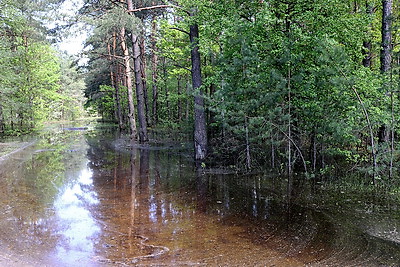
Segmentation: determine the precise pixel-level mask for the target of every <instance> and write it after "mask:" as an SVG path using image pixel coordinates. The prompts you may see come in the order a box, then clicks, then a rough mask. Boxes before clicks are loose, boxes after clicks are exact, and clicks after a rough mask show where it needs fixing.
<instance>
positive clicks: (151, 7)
mask: <svg viewBox="0 0 400 267" xmlns="http://www.w3.org/2000/svg"><path fill="white" fill-rule="evenodd" d="M169 7H172V8H181V7H180V6H175V5H158V6H148V7H141V8H136V9H132V10H128V12H129V13H132V12H140V11H144V10H150V9H157V8H169Z"/></svg>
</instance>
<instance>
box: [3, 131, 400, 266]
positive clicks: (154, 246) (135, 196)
mask: <svg viewBox="0 0 400 267" xmlns="http://www.w3.org/2000/svg"><path fill="white" fill-rule="evenodd" d="M189 146H190V145H189ZM187 147H188V144H186V143H175V144H174V145H162V144H157V146H149V147H142V148H134V149H132V148H130V146H129V143H128V142H127V141H126V139H124V138H121V137H119V136H117V135H116V134H115V132H114V130H113V129H110V128H104V129H101V128H99V129H91V128H90V129H86V128H68V129H65V128H64V129H59V130H57V131H52V132H48V133H44V134H43V135H41V137H38V138H37V141H36V142H34V143H27V145H26V146H25V147H24V149H21V150H18V151H16V152H15V153H12V154H9V155H7V156H6V157H2V159H1V161H0V190H1V192H0V205H1V209H0V226H1V227H0V231H1V234H0V250H1V252H0V266H5V265H7V266H306V265H307V266H400V238H399V234H398V232H397V230H398V229H400V228H399V227H400V223H399V216H398V215H397V217H396V214H398V212H397V211H395V210H394V211H386V210H385V211H382V210H376V209H374V208H371V206H368V207H367V206H366V205H365V204H364V203H355V204H354V205H352V209H348V208H346V207H342V206H335V205H334V204H333V207H331V208H329V209H328V208H326V207H329V205H325V206H324V207H323V208H322V207H321V206H319V205H316V204H315V203H314V202H315V197H314V194H315V192H314V193H313V195H311V193H309V192H308V191H301V192H295V191H294V190H293V191H292V190H290V192H288V190H287V183H285V182H282V181H284V179H281V178H277V177H269V176H267V175H252V176H239V175H234V174H229V175H228V174H222V173H219V174H218V171H217V170H213V171H211V172H209V171H208V172H204V171H196V170H195V169H194V167H193V164H192V162H191V160H190V156H189V153H188V151H187ZM298 187H299V186H298V185H294V186H293V188H298ZM287 193H289V194H287ZM309 194H310V195H309ZM298 195H302V199H304V198H309V199H310V203H306V204H305V203H304V202H296V198H297V196H298ZM317 195H318V194H317ZM304 196H306V197H304ZM369 205H370V204H369Z"/></svg>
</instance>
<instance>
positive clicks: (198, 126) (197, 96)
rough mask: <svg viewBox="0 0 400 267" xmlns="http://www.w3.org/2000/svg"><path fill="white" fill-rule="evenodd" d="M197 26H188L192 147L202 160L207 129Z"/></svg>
mask: <svg viewBox="0 0 400 267" xmlns="http://www.w3.org/2000/svg"><path fill="white" fill-rule="evenodd" d="M198 39H199V27H198V25H197V24H193V25H191V26H190V43H191V45H192V49H191V60H192V85H193V90H194V149H195V159H196V160H200V161H202V160H204V159H205V158H206V155H207V129H206V118H205V110H204V97H203V92H202V90H201V88H200V87H201V85H202V79H201V61H200V52H199V46H198V42H199V40H198Z"/></svg>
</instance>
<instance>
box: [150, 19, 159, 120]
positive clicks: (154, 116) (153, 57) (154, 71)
mask: <svg viewBox="0 0 400 267" xmlns="http://www.w3.org/2000/svg"><path fill="white" fill-rule="evenodd" d="M156 32H157V22H156V20H155V15H153V18H152V31H151V53H152V54H151V68H152V77H151V78H152V82H153V83H152V90H153V105H152V124H153V125H155V124H157V105H158V75H157V68H158V55H157V42H156Z"/></svg>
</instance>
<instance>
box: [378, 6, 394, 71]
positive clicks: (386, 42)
mask: <svg viewBox="0 0 400 267" xmlns="http://www.w3.org/2000/svg"><path fill="white" fill-rule="evenodd" d="M382 5H383V11H382V49H381V72H382V73H385V72H387V71H388V70H389V69H390V65H391V61H392V54H391V53H392V8H393V0H383V1H382Z"/></svg>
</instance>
